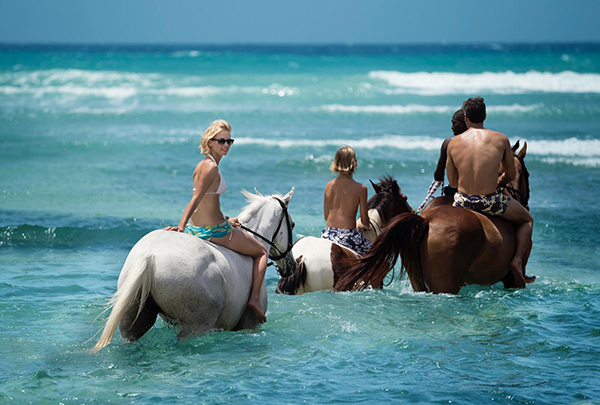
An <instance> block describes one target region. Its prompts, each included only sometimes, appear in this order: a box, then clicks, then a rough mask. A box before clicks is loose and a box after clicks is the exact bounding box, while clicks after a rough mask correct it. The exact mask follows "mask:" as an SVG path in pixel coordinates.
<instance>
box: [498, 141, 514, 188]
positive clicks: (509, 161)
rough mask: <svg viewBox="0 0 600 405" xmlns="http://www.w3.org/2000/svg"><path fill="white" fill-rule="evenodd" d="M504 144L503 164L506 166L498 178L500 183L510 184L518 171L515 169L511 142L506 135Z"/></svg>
mask: <svg viewBox="0 0 600 405" xmlns="http://www.w3.org/2000/svg"><path fill="white" fill-rule="evenodd" d="M502 143H503V145H504V155H503V156H502V166H503V167H504V173H503V174H502V176H500V178H499V179H498V184H502V185H504V184H508V183H510V182H511V181H512V180H513V179H514V178H515V176H516V175H517V171H516V169H515V158H514V154H513V151H512V149H511V148H510V142H509V141H508V138H507V137H506V136H504V140H503V141H502Z"/></svg>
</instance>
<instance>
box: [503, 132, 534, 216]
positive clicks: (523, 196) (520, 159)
mask: <svg viewBox="0 0 600 405" xmlns="http://www.w3.org/2000/svg"><path fill="white" fill-rule="evenodd" d="M518 149H519V141H517V142H516V143H515V144H514V145H513V147H512V151H513V154H514V157H515V172H516V175H515V178H514V179H513V180H512V181H511V182H510V183H509V184H508V185H507V186H506V191H507V192H508V194H509V195H510V196H511V197H512V198H514V199H515V200H517V201H518V202H520V203H521V205H522V206H523V207H525V208H527V210H529V171H528V170H527V167H525V155H526V154H527V142H523V147H522V148H521V150H520V151H518V152H517V150H518Z"/></svg>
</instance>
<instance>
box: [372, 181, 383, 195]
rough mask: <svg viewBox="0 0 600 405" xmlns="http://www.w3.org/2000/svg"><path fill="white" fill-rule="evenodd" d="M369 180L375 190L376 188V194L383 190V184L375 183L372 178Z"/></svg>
mask: <svg viewBox="0 0 600 405" xmlns="http://www.w3.org/2000/svg"><path fill="white" fill-rule="evenodd" d="M369 182H370V183H371V185H372V186H373V190H375V194H377V193H379V192H380V191H381V186H380V185H379V184H375V183H373V181H372V180H369Z"/></svg>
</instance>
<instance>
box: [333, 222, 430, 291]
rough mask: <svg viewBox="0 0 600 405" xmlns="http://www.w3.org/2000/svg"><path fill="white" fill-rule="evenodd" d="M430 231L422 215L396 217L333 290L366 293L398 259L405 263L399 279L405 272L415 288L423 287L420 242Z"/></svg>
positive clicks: (376, 284)
mask: <svg viewBox="0 0 600 405" xmlns="http://www.w3.org/2000/svg"><path fill="white" fill-rule="evenodd" d="M428 231H429V223H428V222H427V220H426V219H425V218H423V217H421V216H419V215H416V214H412V213H405V214H400V215H398V216H396V217H395V218H394V219H393V220H392V221H390V223H389V224H388V225H387V226H386V227H385V229H384V231H383V232H382V233H381V234H380V235H379V236H378V237H377V239H375V242H374V243H373V246H372V247H371V249H369V251H368V252H367V253H366V254H365V255H364V256H362V257H361V258H360V260H358V261H357V262H356V263H355V264H354V265H352V267H351V268H350V269H349V270H348V271H347V272H345V273H344V274H343V275H341V276H340V278H339V279H338V281H337V283H336V284H335V286H334V287H333V289H334V290H335V291H348V290H364V289H365V288H367V287H368V286H369V285H374V286H379V285H381V283H382V282H383V279H384V277H385V276H386V275H387V274H388V273H389V272H390V271H391V270H392V269H393V268H394V266H395V265H396V261H397V260H398V255H400V258H401V260H402V271H401V274H400V277H402V275H403V273H404V270H405V269H406V271H407V272H408V275H409V276H410V279H411V283H412V284H413V286H424V282H423V271H422V267H421V241H422V240H423V238H424V237H425V236H426V235H427V232H428ZM415 289H416V288H415Z"/></svg>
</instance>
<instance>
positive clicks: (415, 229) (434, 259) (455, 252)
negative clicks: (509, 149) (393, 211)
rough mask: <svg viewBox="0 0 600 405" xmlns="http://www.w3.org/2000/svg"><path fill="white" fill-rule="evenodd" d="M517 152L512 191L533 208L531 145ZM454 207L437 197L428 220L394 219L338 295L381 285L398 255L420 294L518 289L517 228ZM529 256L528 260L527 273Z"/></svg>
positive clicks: (425, 217) (340, 286) (348, 274)
mask: <svg viewBox="0 0 600 405" xmlns="http://www.w3.org/2000/svg"><path fill="white" fill-rule="evenodd" d="M517 148H518V142H517V144H516V145H515V146H514V147H513V153H515V155H514V159H515V168H516V172H517V176H516V178H515V179H514V180H513V181H512V182H511V183H510V184H509V185H508V186H507V188H506V190H507V191H508V194H509V195H510V196H511V197H512V198H514V199H516V200H517V201H519V202H520V203H521V204H522V205H523V206H524V207H526V208H528V202H529V173H528V171H527V168H526V167H525V163H524V160H523V159H524V158H525V154H526V152H527V144H526V143H525V146H523V148H522V149H521V151H520V152H519V153H518V154H517V153H516V150H517ZM436 200H437V201H436ZM448 202H449V201H448V199H447V198H444V197H440V198H436V199H434V200H433V201H432V202H431V203H430V204H429V205H428V206H427V208H426V209H425V210H424V211H423V214H422V216H419V215H416V214H412V213H409V214H401V215H399V216H397V217H396V218H394V219H393V220H392V221H391V222H390V223H389V225H388V226H387V228H386V229H385V230H384V231H383V233H382V234H381V235H379V236H378V237H377V239H376V240H375V243H374V244H373V247H372V248H371V249H370V250H369V252H367V254H366V255H364V256H363V257H362V258H361V259H360V260H358V261H356V262H355V263H354V264H353V265H352V267H351V268H350V269H349V270H348V271H347V272H345V273H344V275H343V276H342V277H340V279H339V280H338V282H337V283H336V285H335V287H334V290H336V291H348V290H362V289H364V288H366V287H368V286H369V285H372V286H377V285H380V284H381V282H382V281H383V278H384V277H385V276H386V275H387V273H388V272H389V271H391V270H392V269H393V268H394V266H395V264H396V261H397V260H398V255H400V257H401V260H402V273H404V271H406V273H408V276H409V278H410V282H411V285H412V287H413V289H414V290H415V291H426V292H432V293H452V294H456V293H458V291H459V290H460V289H461V287H462V286H464V285H467V284H481V285H492V284H495V283H497V282H499V281H502V282H503V283H504V286H505V288H513V287H516V284H515V280H514V277H513V274H512V272H511V271H510V270H509V263H510V261H511V259H512V257H513V254H514V251H515V226H514V225H513V224H512V223H510V222H508V221H505V220H504V219H502V218H498V217H487V216H485V215H482V214H480V213H478V212H475V211H471V210H467V209H464V208H460V207H453V206H452V205H448ZM530 248H531V247H530ZM529 252H530V249H528V251H527V254H526V257H524V259H523V269H525V265H526V264H527V259H528V258H529ZM530 280H531V278H530Z"/></svg>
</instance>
